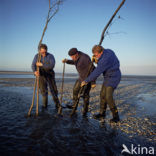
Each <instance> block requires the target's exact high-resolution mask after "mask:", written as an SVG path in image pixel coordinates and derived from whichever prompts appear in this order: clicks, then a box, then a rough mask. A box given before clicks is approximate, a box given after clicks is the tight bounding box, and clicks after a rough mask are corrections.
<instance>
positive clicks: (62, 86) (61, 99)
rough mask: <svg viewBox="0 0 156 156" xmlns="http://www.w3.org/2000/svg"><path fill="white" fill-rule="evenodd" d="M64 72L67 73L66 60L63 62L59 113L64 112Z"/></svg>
mask: <svg viewBox="0 0 156 156" xmlns="http://www.w3.org/2000/svg"><path fill="white" fill-rule="evenodd" d="M64 73H65V62H64V63H63V73H62V85H61V97H60V107H59V109H58V114H60V115H61V114H62V101H63V88H64Z"/></svg>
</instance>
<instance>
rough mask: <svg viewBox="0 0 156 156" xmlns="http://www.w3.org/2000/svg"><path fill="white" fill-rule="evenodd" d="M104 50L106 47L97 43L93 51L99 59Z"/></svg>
mask: <svg viewBox="0 0 156 156" xmlns="http://www.w3.org/2000/svg"><path fill="white" fill-rule="evenodd" d="M103 51H104V48H103V47H102V46H100V45H95V46H94V47H93V48H92V52H93V55H94V56H95V57H96V58H97V59H99V58H100V57H101V55H102V54H103Z"/></svg>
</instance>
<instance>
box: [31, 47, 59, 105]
mask: <svg viewBox="0 0 156 156" xmlns="http://www.w3.org/2000/svg"><path fill="white" fill-rule="evenodd" d="M39 52H40V54H41V61H40V62H38V54H36V55H35V57H34V60H33V62H32V70H33V72H34V75H35V76H39V88H40V91H41V94H42V102H43V108H47V104H48V85H49V88H50V91H51V94H52V96H53V100H54V102H55V106H56V108H58V107H60V102H59V99H58V91H57V86H56V82H55V72H54V70H53V69H54V66H55V58H54V56H53V55H52V54H50V53H48V52H47V45H45V44H41V45H40V47H39ZM37 67H39V72H38V71H37Z"/></svg>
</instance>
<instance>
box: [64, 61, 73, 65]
mask: <svg viewBox="0 0 156 156" xmlns="http://www.w3.org/2000/svg"><path fill="white" fill-rule="evenodd" d="M66 63H67V64H71V65H74V61H73V60H66Z"/></svg>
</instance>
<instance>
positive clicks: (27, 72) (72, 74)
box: [0, 71, 156, 77]
mask: <svg viewBox="0 0 156 156" xmlns="http://www.w3.org/2000/svg"><path fill="white" fill-rule="evenodd" d="M0 74H8V75H10V74H14V75H34V74H33V72H31V71H0ZM56 74H57V75H62V73H56ZM65 75H66V76H68V75H69V76H78V74H77V73H65ZM122 76H123V77H136V76H137V77H156V75H128V74H127V75H122Z"/></svg>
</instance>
